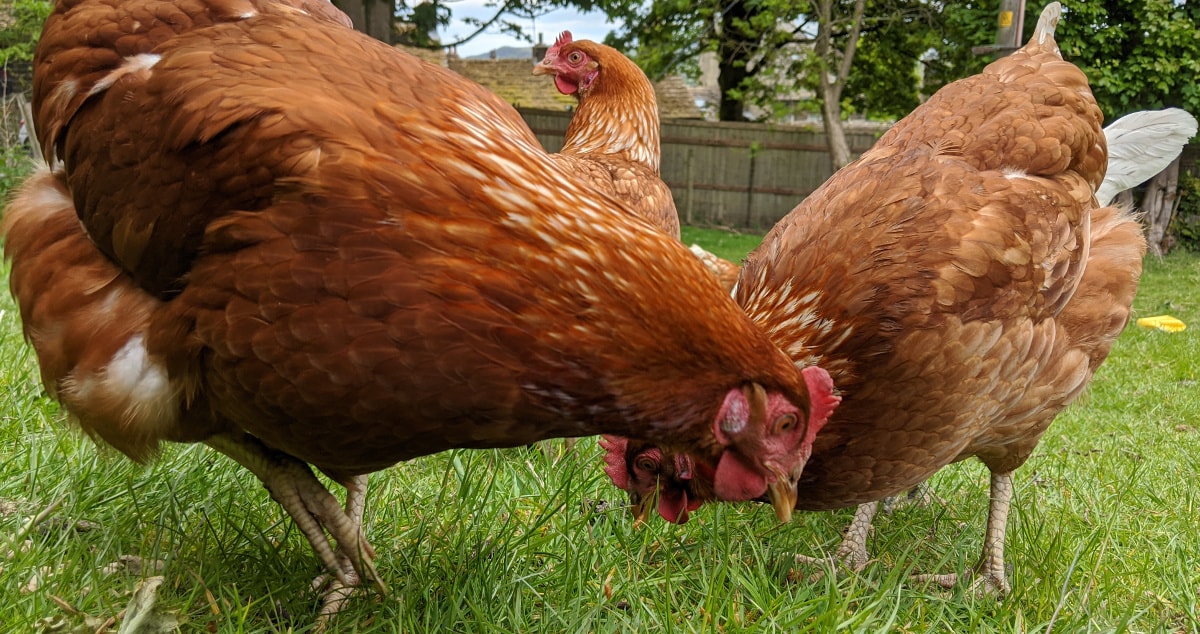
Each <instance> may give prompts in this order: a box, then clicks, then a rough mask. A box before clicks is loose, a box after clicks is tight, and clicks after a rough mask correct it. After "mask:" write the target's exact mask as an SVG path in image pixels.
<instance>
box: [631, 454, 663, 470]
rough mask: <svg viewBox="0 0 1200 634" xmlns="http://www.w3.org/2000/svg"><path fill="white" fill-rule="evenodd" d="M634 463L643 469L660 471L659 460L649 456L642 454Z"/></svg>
mask: <svg viewBox="0 0 1200 634" xmlns="http://www.w3.org/2000/svg"><path fill="white" fill-rule="evenodd" d="M633 464H634V466H636V467H637V468H638V469H641V470H642V471H658V461H657V460H655V459H654V458H651V457H649V456H642V457H641V458H638V459H637V461H636V462H634V463H633Z"/></svg>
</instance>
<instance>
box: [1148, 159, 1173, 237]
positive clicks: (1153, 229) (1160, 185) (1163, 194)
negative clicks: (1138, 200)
mask: <svg viewBox="0 0 1200 634" xmlns="http://www.w3.org/2000/svg"><path fill="white" fill-rule="evenodd" d="M1178 195H1179V159H1178V158H1176V159H1175V160H1174V161H1171V164H1170V165H1168V166H1167V167H1166V169H1164V170H1163V171H1162V172H1160V173H1159V174H1158V176H1155V177H1154V178H1153V179H1151V180H1150V182H1149V183H1148V184H1147V185H1146V195H1145V196H1144V197H1143V198H1142V211H1143V212H1144V213H1145V214H1146V242H1148V243H1149V247H1150V252H1151V253H1153V254H1154V255H1158V256H1161V255H1163V254H1164V253H1166V252H1167V251H1169V250H1170V249H1171V247H1172V246H1173V243H1174V239H1173V238H1172V237H1171V235H1170V234H1168V233H1167V228H1168V227H1169V226H1170V224H1171V216H1172V215H1173V214H1174V212H1175V202H1176V200H1177V198H1178Z"/></svg>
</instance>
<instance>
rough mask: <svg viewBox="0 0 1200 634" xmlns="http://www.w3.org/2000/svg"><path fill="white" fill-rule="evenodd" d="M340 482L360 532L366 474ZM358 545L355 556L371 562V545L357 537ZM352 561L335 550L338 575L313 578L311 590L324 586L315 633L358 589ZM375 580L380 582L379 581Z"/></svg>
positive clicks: (349, 515)
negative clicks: (339, 572)
mask: <svg viewBox="0 0 1200 634" xmlns="http://www.w3.org/2000/svg"><path fill="white" fill-rule="evenodd" d="M342 485H343V486H345V487H346V516H347V517H349V518H350V521H351V522H353V523H354V525H355V526H357V527H359V531H360V535H361V534H362V533H361V531H362V526H363V515H364V514H365V513H366V508H367V476H366V475H358V476H353V477H351V478H350V479H349V480H347V481H345V482H342ZM359 544H360V546H361V547H362V550H361V551H360V552H359V559H362V560H366V561H374V559H375V549H374V548H372V547H371V544H369V543H367V541H366V540H365V539H362V540H360V541H359ZM354 561H356V560H351V559H350V558H349V557H347V556H346V555H345V554H344V553H339V554H338V556H337V566H338V570H341V571H342V576H341V577H339V576H333V577H331V576H330V575H329V574H323V575H321V576H319V577H317V578H316V579H314V580H313V590H317V591H321V590H322V588H323V589H324V591H323V593H322V601H321V610H320V611H319V612H317V621H316V625H315V627H314V631H315V632H323V631H325V627H326V626H327V625H328V624H329V621H330V620H331V619H332V618H333V617H334V616H336V615H337V614H338V612H341V611H342V608H343V607H345V605H346V603H348V602H349V601H350V597H352V596H354V591H355V590H357V589H358V586H359V580H360V575H359V574H358V572H357V571H356V570H355V568H354V563H353V562H354ZM379 583H381V584H382V581H381V582H379ZM384 591H386V588H384Z"/></svg>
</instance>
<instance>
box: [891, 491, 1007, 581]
mask: <svg viewBox="0 0 1200 634" xmlns="http://www.w3.org/2000/svg"><path fill="white" fill-rule="evenodd" d="M991 486H992V495H991V502H990V504H989V505H988V519H987V531H986V533H985V534H984V536H983V554H982V555H980V557H979V563H978V564H976V565H975V568H974V569H972V570H968V571H967V572H965V573H963V575H962V579H960V575H959V574H958V573H950V574H940V575H939V574H925V575H913V577H912V578H913V580H915V581H923V582H933V583H936V584H938V585H940V586H942V587H943V588H948V589H949V588H953V587H954V586H956V585H957V584H958V582H959V581H960V580H963V581H965V580H966V579H970V578H972V577H974V578H975V581H974V582H972V584H971V587H972V588H974V589H975V590H977V591H982V592H983V593H985V594H998V595H1000V596H1004V595H1006V594H1008V593H1009V592H1011V591H1012V586H1011V585H1009V583H1008V577H1007V575H1006V574H1005V572H1004V534H1005V531H1006V530H1007V528H1008V510H1009V508H1011V505H1012V497H1013V479H1012V472H1011V471H1007V472H1004V473H992V484H991Z"/></svg>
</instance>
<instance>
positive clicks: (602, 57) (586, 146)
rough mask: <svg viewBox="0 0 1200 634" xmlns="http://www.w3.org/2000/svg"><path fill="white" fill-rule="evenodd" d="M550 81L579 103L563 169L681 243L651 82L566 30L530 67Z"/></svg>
mask: <svg viewBox="0 0 1200 634" xmlns="http://www.w3.org/2000/svg"><path fill="white" fill-rule="evenodd" d="M533 73H534V74H535V75H544V74H550V75H554V82H555V85H556V86H557V87H558V89H559V91H560V92H562V93H563V94H573V95H575V96H576V97H577V98H578V99H579V108H578V109H576V110H575V114H574V115H573V116H572V117H571V122H570V124H568V126H567V133H566V136H565V137H564V139H563V146H562V149H561V150H560V151H559V153H558V154H555V155H554V158H555V160H556V161H557V162H558V164H559V166H560V169H564V170H568V171H571V172H573V173H577V174H579V175H581V176H583V177H584V178H585V179H586V180H587V181H588V182H590V183H591V184H592V186H594V187H596V188H598V189H600V190H601V191H604V192H607V193H609V194H612V195H614V196H616V197H617V198H618V199H619V200H621V201H622V202H624V203H625V204H626V205H628V206H629V208H630V209H631V210H632V211H633V212H634V213H635V214H637V215H638V216H639V217H640V218H642V219H643V220H645V221H647V222H649V223H650V224H652V225H654V226H655V227H657V228H658V229H659V230H661V231H663V232H664V233H666V234H667V235H670V236H672V237H675V238H678V237H679V213H678V211H677V210H676V209H675V199H674V197H672V195H671V188H670V187H668V186H667V184H666V183H664V182H663V180H662V175H661V172H660V164H661V161H662V147H661V143H660V136H661V132H660V126H659V118H658V100H657V98H656V97H655V94H654V85H653V84H651V83H650V80H649V78H647V77H646V74H645V73H644V72H642V69H641V68H638V66H637V64H634V63H633V61H632V60H630V59H629V58H628V57H626V56H624V55H622V54H621V52H620V51H618V50H616V49H614V48H612V47H610V46H605V45H604V44H600V43H598V42H593V41H590V40H573V39H572V38H571V33H570V31H564V32H563V33H562V34H560V35H559V36H558V39H556V40H555V42H554V46H552V47H550V49H549V50H547V51H546V56H545V58H544V59H543V60H542V61H541V62H539V63H538V64H537V65H536V66H534V68H533Z"/></svg>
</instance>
